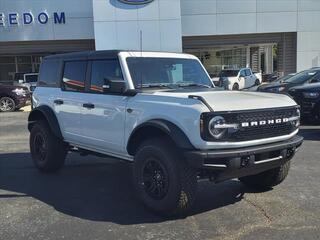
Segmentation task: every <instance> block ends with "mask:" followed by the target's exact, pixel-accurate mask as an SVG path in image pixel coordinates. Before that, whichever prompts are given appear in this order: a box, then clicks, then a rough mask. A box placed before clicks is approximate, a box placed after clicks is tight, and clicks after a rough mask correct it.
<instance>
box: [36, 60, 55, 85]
mask: <svg viewBox="0 0 320 240" xmlns="http://www.w3.org/2000/svg"><path fill="white" fill-rule="evenodd" d="M59 75H60V61H59V60H44V61H43V62H42V64H41V68H40V76H39V81H38V86H41V87H58V86H59V78H60V76H59Z"/></svg>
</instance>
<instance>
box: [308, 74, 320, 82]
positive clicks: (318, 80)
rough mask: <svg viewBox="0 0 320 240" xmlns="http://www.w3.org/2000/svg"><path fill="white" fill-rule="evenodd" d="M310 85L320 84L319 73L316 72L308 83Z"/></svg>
mask: <svg viewBox="0 0 320 240" xmlns="http://www.w3.org/2000/svg"><path fill="white" fill-rule="evenodd" d="M310 82H311V83H317V82H320V72H318V73H317V74H316V75H315V76H314V77H313V78H312V79H311V81H310Z"/></svg>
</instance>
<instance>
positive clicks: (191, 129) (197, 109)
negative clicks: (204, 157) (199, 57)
mask: <svg viewBox="0 0 320 240" xmlns="http://www.w3.org/2000/svg"><path fill="white" fill-rule="evenodd" d="M127 107H128V108H131V109H132V110H133V111H132V113H127V117H126V124H125V125H126V130H125V139H126V142H125V144H126V145H127V144H128V139H129V138H130V136H131V133H132V132H133V131H134V129H135V128H137V127H139V126H140V125H141V124H143V123H145V122H147V121H150V120H155V119H162V120H166V121H169V122H171V123H173V124H175V125H176V126H177V127H179V128H180V129H181V130H182V131H183V132H184V133H185V134H186V136H187V137H188V139H189V140H190V142H191V144H192V145H193V146H194V147H195V148H200V146H201V145H202V144H201V142H202V139H201V136H200V116H201V113H202V112H208V111H209V110H208V109H207V107H206V106H204V105H203V104H202V103H201V102H200V101H198V100H194V99H184V98H175V97H163V96H152V95H148V94H138V95H137V96H135V97H133V98H131V99H130V100H129V102H128V106H127Z"/></svg>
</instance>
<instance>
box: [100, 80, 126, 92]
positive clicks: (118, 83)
mask: <svg viewBox="0 0 320 240" xmlns="http://www.w3.org/2000/svg"><path fill="white" fill-rule="evenodd" d="M102 88H103V92H104V93H116V94H122V93H124V92H125V90H126V82H125V81H123V80H108V81H106V84H105V85H103V86H102Z"/></svg>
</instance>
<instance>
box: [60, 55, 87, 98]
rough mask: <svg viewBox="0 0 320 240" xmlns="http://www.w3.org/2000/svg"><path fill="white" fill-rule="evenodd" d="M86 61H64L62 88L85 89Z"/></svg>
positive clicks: (79, 90) (68, 89) (70, 89)
mask: <svg viewBox="0 0 320 240" xmlns="http://www.w3.org/2000/svg"><path fill="white" fill-rule="evenodd" d="M86 72H87V62H85V61H79V62H66V63H65V65H64V73H63V88H64V90H67V91H76V92H81V91H84V89H85V79H86Z"/></svg>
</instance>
